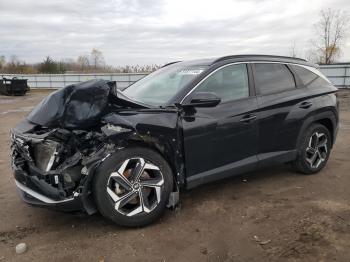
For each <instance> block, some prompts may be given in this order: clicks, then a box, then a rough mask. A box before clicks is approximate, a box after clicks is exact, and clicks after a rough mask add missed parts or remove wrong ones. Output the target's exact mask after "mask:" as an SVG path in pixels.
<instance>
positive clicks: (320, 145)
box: [306, 132, 328, 169]
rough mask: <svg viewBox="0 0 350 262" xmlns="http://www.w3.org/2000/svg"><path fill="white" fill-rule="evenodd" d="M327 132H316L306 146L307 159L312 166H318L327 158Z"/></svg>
mask: <svg viewBox="0 0 350 262" xmlns="http://www.w3.org/2000/svg"><path fill="white" fill-rule="evenodd" d="M327 142H328V140H327V136H326V134H325V133H321V132H315V133H313V134H312V136H311V137H310V140H309V144H308V147H307V148H306V161H307V162H308V164H309V165H310V167H311V168H314V169H315V168H318V167H319V166H320V164H321V163H322V162H324V161H325V160H326V158H327V153H328V145H327Z"/></svg>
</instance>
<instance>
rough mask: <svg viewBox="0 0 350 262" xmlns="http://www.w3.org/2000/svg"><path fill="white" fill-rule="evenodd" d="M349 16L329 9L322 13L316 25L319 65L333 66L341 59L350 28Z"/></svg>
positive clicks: (315, 43)
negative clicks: (349, 23)
mask: <svg viewBox="0 0 350 262" xmlns="http://www.w3.org/2000/svg"><path fill="white" fill-rule="evenodd" d="M348 19H349V17H348V15H347V14H346V13H345V12H344V11H341V10H335V9H331V8H329V9H327V10H322V11H321V13H320V18H319V21H318V22H317V23H316V24H315V31H316V34H317V40H316V41H314V45H315V47H316V55H317V60H318V62H319V63H323V64H331V63H333V62H334V61H335V59H336V58H337V57H339V55H340V53H341V47H342V44H343V40H344V38H345V37H346V30H347V27H348Z"/></svg>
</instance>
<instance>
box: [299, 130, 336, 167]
mask: <svg viewBox="0 0 350 262" xmlns="http://www.w3.org/2000/svg"><path fill="white" fill-rule="evenodd" d="M298 144H299V146H298V149H297V150H298V151H297V158H296V160H295V161H294V167H295V169H296V170H297V171H299V172H301V173H303V174H314V173H317V172H319V171H320V170H321V169H322V168H323V167H324V166H325V165H326V163H327V161H328V158H329V155H330V151H331V145H332V144H331V136H330V133H329V131H328V129H327V128H326V127H325V126H323V125H321V124H313V125H311V126H310V127H309V128H308V129H307V130H306V132H305V134H304V135H303V136H302V137H301V139H300V141H299V143H298Z"/></svg>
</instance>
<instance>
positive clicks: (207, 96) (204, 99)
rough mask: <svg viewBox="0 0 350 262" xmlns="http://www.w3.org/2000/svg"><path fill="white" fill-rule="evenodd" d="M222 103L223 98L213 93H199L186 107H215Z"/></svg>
mask: <svg viewBox="0 0 350 262" xmlns="http://www.w3.org/2000/svg"><path fill="white" fill-rule="evenodd" d="M220 101H221V98H219V97H218V96H216V95H215V94H214V93H212V92H198V93H195V94H194V95H193V96H192V99H191V102H190V103H189V104H188V105H185V106H194V107H215V106H217V105H218V104H219V103H220Z"/></svg>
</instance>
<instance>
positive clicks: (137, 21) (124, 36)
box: [0, 0, 350, 65]
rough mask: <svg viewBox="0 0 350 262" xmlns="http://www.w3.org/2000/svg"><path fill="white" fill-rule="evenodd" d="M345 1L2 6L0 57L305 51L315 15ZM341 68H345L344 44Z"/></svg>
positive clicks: (34, 0)
mask: <svg viewBox="0 0 350 262" xmlns="http://www.w3.org/2000/svg"><path fill="white" fill-rule="evenodd" d="M328 7H333V8H339V9H342V10H346V11H348V13H350V12H349V11H350V1H349V0H323V1H321V0H217V1H212V0H210V1H205V0H166V1H162V0H124V1H120V0H100V1H96V0H0V55H5V56H7V57H9V56H10V55H17V56H18V58H19V59H21V60H25V61H27V62H40V61H42V60H43V58H44V57H45V56H47V55H50V56H51V57H53V58H54V59H58V60H59V59H64V58H73V59H76V58H77V57H78V56H79V55H81V54H88V53H89V51H90V50H91V49H92V48H94V47H95V48H98V49H99V50H101V51H102V52H103V54H104V57H105V60H106V62H107V63H108V64H111V65H124V64H149V63H158V64H161V63H164V62H168V61H173V60H185V59H193V58H204V57H215V56H222V55H228V54H247V53H263V54H278V55H289V54H290V48H291V46H292V45H293V42H295V44H296V49H297V51H299V53H300V54H301V55H302V54H303V53H304V52H305V51H307V50H308V49H309V48H310V41H309V40H310V38H312V36H313V34H314V32H313V24H314V23H315V22H316V21H317V19H318V15H319V12H320V10H321V9H326V8H328ZM343 50H344V51H343V56H342V59H341V60H350V37H349V40H348V41H347V42H346V43H345V45H344V49H343Z"/></svg>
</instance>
